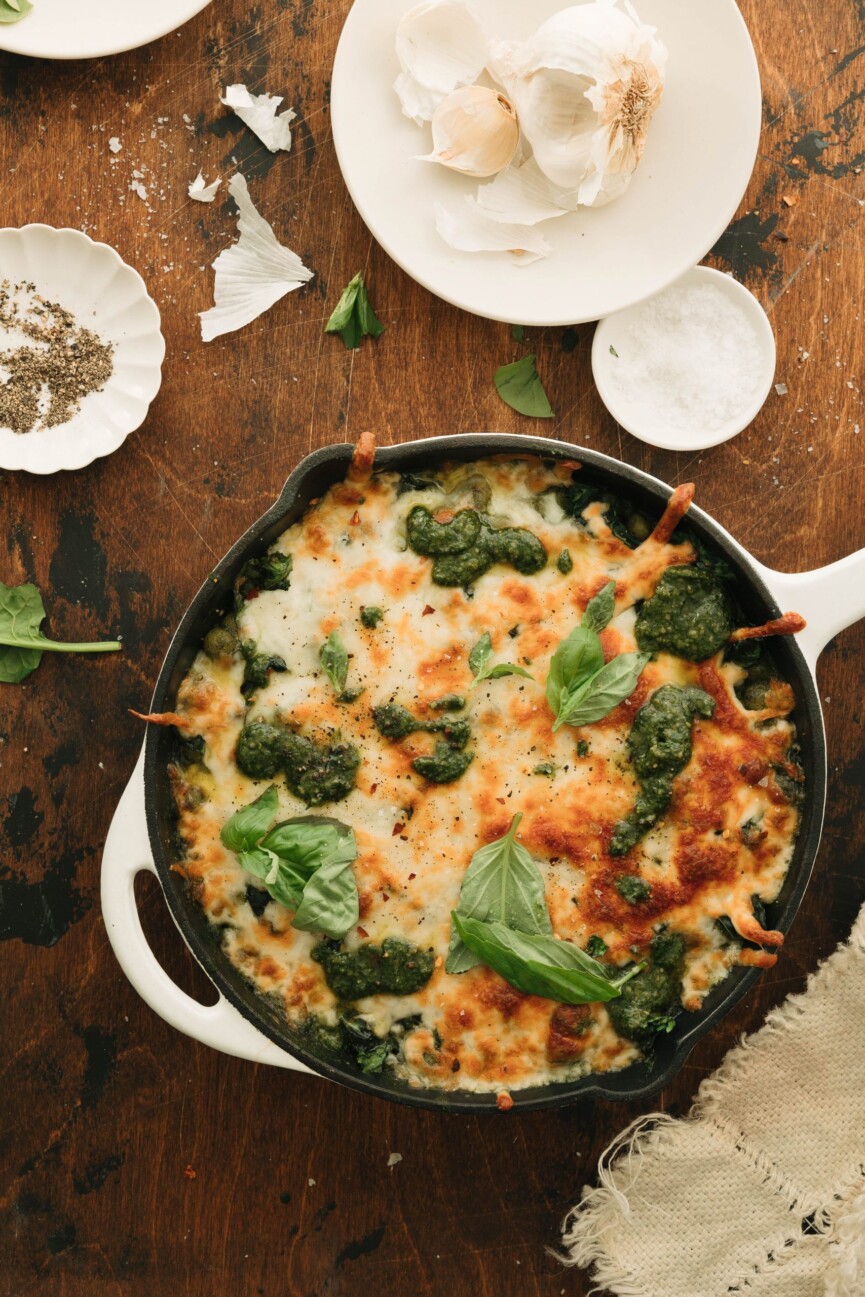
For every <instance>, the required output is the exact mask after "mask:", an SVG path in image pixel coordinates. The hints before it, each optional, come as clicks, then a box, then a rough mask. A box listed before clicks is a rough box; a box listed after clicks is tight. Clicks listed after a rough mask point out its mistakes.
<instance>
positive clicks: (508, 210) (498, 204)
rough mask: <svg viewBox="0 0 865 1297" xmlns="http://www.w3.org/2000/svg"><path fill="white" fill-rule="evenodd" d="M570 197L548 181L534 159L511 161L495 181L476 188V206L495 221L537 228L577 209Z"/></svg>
mask: <svg viewBox="0 0 865 1297" xmlns="http://www.w3.org/2000/svg"><path fill="white" fill-rule="evenodd" d="M576 205H577V204H576V199H575V198H574V196H573V194H571V193H567V192H566V191H565V190H563V189H559V188H558V187H557V186H556V185H554V184H553V182H552V181H551V180H548V179H547V177H546V176H545V175H544V173H543V172H542V171H541V169H540V167H539V166H538V163H537V159H536V158H534V157H531V158H527V159H525V161H523V162H516V161H515V162H512V163H511V165H510V166H509V167H506V168H505V169H504V171H500V172H499V174H498V175H497V176H496V178H495V180H493V181H491V183H490V184H488V185H480V186H479V188H478V207H479V208H480V209H481V211H482V212H484V214H485V215H486V216H489V217H490V219H491V220H494V221H505V222H511V223H514V224H518V225H537V224H538V222H539V221H549V220H552V219H553V217H556V216H564V214H565V213H566V212H569V211H573V210H574V208H575V207H576Z"/></svg>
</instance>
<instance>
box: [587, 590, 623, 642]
mask: <svg viewBox="0 0 865 1297" xmlns="http://www.w3.org/2000/svg"><path fill="white" fill-rule="evenodd" d="M615 611H616V583H615V581H608V582H607V584H606V585H605V586H604V588H603V590H600V591H599V592H598V593H597V594H596V595H595V597H594V599H590V600H589V602H588V603H587V604H586V611H585V612H584V613H583V619H582V621H581V622H580V625H581V626H582V627H583V628H584V629H585V630H593V631H594V632H595V634H597V635H599V634H600V633H601V631H602V630H603V629H604V627H606V626H609V624H610V622H611V621H612V620H613V613H614V612H615Z"/></svg>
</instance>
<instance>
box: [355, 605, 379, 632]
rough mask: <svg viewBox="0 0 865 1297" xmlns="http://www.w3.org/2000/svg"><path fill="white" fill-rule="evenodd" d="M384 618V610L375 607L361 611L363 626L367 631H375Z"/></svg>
mask: <svg viewBox="0 0 865 1297" xmlns="http://www.w3.org/2000/svg"><path fill="white" fill-rule="evenodd" d="M382 617H384V609H383V608H378V607H376V606H375V605H367V606H365V607H363V608H361V610H360V621H361V625H362V626H365V627H366V628H367V630H375V628H376V626H377V625H378V624H379V622H380V621H381V619H382Z"/></svg>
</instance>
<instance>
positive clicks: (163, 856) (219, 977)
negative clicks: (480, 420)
mask: <svg viewBox="0 0 865 1297" xmlns="http://www.w3.org/2000/svg"><path fill="white" fill-rule="evenodd" d="M352 450H353V447H351V446H348V445H339V446H328V447H325V448H324V449H322V450H318V451H316V452H315V453H314V454H312V455H309V456H308V457H307V458H306V459H305V460H303V461H302V463H301V464H299V465H298V467H297V468H296V469H295V471H294V472H293V473H292V474H291V476H290V477H289V479H288V481H287V482H286V484H285V486H284V487H283V490H282V492H281V494H280V496H279V499H278V500H277V501H276V503H275V504H274V505H273V506H272V508H270V509H268V511H267V513H265V514H264V515H263V517H261V518H260V519H259V520H258V521H257V522H255V523H253V525H252V526H251V527H250V528H249V530H248V531H247V532H246V534H245V535H244V536H242V537H241V538H240V540H239V541H238V542H237V544H235V545H234V546H233V547H232V548H231V549H230V550H229V552H228V553H227V554H226V555H225V557H224V558H223V559H222V561H221V562H220V563H219V564H218V566H217V567H216V569H215V570H214V572H213V573H212V575H211V576H209V577H208V578H207V580H206V581H205V583H204V584H203V585H202V587H201V589H200V590H199V592H198V594H197V595H196V596H195V598H194V599H193V600H192V603H191V604H190V606H189V608H188V609H187V611H186V614H185V615H184V617H183V620H182V621H181V623H180V626H179V627H178V629H177V632H176V634H175V636H174V638H173V640H172V642H171V645H170V646H169V649H168V653H167V655H166V657H165V661H164V663H163V665H162V670H161V671H160V673H159V679H158V680H157V683H156V689H155V692H154V696H153V702H152V709H153V710H154V711H157V712H161V711H171V710H173V709H174V705H175V698H176V695H177V690H178V687H179V685H180V683H181V681H182V680H183V677H184V676H185V675H186V672H187V671H188V669H189V667H190V665H191V663H192V660H193V658H194V656H195V654H196V652H197V650H198V648H199V646H200V644H201V640H202V637H203V635H204V634H205V633H206V632H207V631H208V630H209V629H210V626H211V625H212V623H213V621H214V619H215V616H216V613H217V610H219V609H224V608H226V607H228V606H229V605H230V601H231V589H232V583H233V581H234V578H235V576H236V574H237V572H238V570H239V569H240V567H241V566H242V565H243V563H245V562H246V561H247V559H249V558H250V557H252V556H253V555H257V554H259V553H261V552H263V551H264V550H266V549H267V548H268V547H269V546H270V545H271V544H272V543H273V541H274V540H275V539H276V538H277V536H279V535H280V534H281V533H282V532H283V531H284V530H285V529H286V527H288V526H290V525H291V524H292V523H293V522H296V521H297V520H298V519H299V518H300V517H301V515H302V514H303V513H304V511H305V509H306V507H307V505H308V503H309V501H310V500H312V499H314V498H316V497H318V496H321V495H322V494H323V493H324V491H325V490H326V489H327V488H328V487H329V486H330V485H331V484H332V483H334V482H337V481H341V480H342V479H343V478H344V477H345V474H346V471H347V469H348V466H349V462H350V459H351V455H352ZM510 452H514V453H516V454H525V453H529V454H533V455H540V456H542V457H543V458H546V459H554V458H564V459H573V458H574V456H575V455H576V456H577V457H578V458H579V461H580V463H581V464H582V465H583V467H584V469H585V470H586V475H587V477H590V478H591V480H592V481H593V482H597V483H598V485H599V486H601V487H607V488H611V489H612V490H614V491H616V492H618V493H619V494H621V495H624V496H625V497H626V498H628V499H630V500H632V501H633V502H634V504H635V505H637V506H639V507H641V508H642V509H643V510H644V511H645V512H646V514H647V515H648V517H649V518H651V519H657V518H658V517H660V515H661V513H662V512H663V509H664V505H665V504H666V501H667V499H668V498H669V496H670V494H671V490H670V488H669V487H667V486H665V485H663V484H662V483H660V482H658V481H656V480H655V479H654V478H651V477H649V476H648V475H647V474H645V473H642V472H640V471H639V470H638V469H635V468H631V467H629V466H627V465H625V464H621V463H619V462H617V461H616V460H614V459H610V458H608V457H607V456H606V455H600V454H597V453H596V452H594V451H589V450H584V449H583V448H581V447H580V448H577V447H574V446H571V445H568V444H567V443H565V442H560V441H548V440H546V439H545V438H540V437H524V436H512V435H507V434H498V433H477V434H465V435H459V436H451V437H436V438H431V439H427V440H424V441H414V442H409V443H407V444H404V445H401V446H388V447H385V448H383V449H380V450H378V451H377V453H376V460H375V462H376V467H377V468H381V469H391V470H397V471H417V470H419V469H423V468H428V467H430V466H432V465H434V464H436V463H439V462H441V461H442V460H445V459H448V460H475V459H482V458H484V457H485V456H488V455H500V454H507V453H510ZM688 524H689V526H691V527H692V528H693V529H694V530H695V531H696V532H697V534H698V535H699V536H700V537H702V538H705V539H706V540H707V541H709V542H711V544H712V545H714V546H715V547H716V548H717V549H718V550H720V551H721V552H722V553H723V554H724V556H725V557H726V559H727V561H728V562H729V563H730V565H731V567H732V568H733V569H734V570H735V572H736V575H737V578H738V590H737V596H738V600H739V603H740V606H741V607H742V609H743V611H744V613H745V615H746V617H747V618H748V620H749V621H750V622H751V623H753V624H758V623H760V622H762V621H765V620H766V619H767V618H769V617H776V616H778V615H779V614H780V612H781V611H785V610H782V609H780V608H779V607H778V605H777V604H776V603H775V601H774V599H773V597H772V595H771V594H770V592H769V589H768V587H767V586H766V585H765V583H764V582H763V580H762V578H761V576H760V575H759V573H758V571H757V569H756V567H755V566H754V565H752V563H751V561H750V560H749V559H748V556H747V555H745V554H744V553H743V551H742V550H741V549H740V548H739V547H738V546H737V545H735V544H734V543H732V541H731V539H730V537H728V536H727V534H726V533H725V532H724V531H723V530H721V528H719V527H718V526H717V524H716V523H714V522H713V521H712V519H711V518H709V517H708V516H707V515H706V514H705V513H703V512H702V510H700V509H698V508H694V507H692V508H691V510H690V511H689V513H688ZM794 611H795V609H794ZM773 648H774V650H775V652H776V654H777V657H778V661H779V665H780V667H781V670H782V673H783V675H784V677H785V678H786V679H787V680H788V681H789V682H790V684H791V685H792V686H793V689H794V691H795V695H796V707H795V710H794V712H793V720H794V721H795V724H796V728H797V730H798V735H799V743H800V745H801V750H802V758H801V759H802V764H803V767H804V771H805V780H806V783H805V789H806V792H805V801H804V806H803V808H802V822H801V828H800V831H799V837H798V839H797V842H796V847H795V853H794V856H793V861H792V864H791V866H790V869H789V872H788V874H787V878H786V880H785V882H784V886H783V888H782V890H781V894H780V896H779V897H778V900H777V901H776V902H775V903H774V904H773V905H771V906H770V907H768V923H767V926H768V927H769V928H775V929H779V930H780V931H781V932H786V931H787V930H788V928H789V927H790V924H791V923H792V922H793V918H794V916H795V914H796V911H797V909H798V908H799V903H800V902H801V900H802V896H803V894H804V892H805V888H806V887H807V885H808V880H809V878H810V876H811V869H812V865H813V862H814V856H815V854H816V851H817V847H818V844H819V840H820V830H821V827H822V819H823V810H824V804H825V796H826V758H825V743H824V733H823V721H822V716H821V712H820V705H819V701H818V697H817V691H816V687H815V683H814V679H813V677H812V675H811V672H810V670H809V668H808V665H807V663H806V661H805V658H804V657H803V655H802V652H801V651H800V649H799V647H798V645H797V644H796V643H795V641H794V640H793V638H792V637H790V636H784V637H780V638H779V639H777V640H776V641H774V642H773ZM175 741H176V740H175V738H174V733H173V731H170V730H166V729H163V728H161V727H158V726H150V727H149V730H148V734H147V739H146V744H145V757H144V785H145V806H146V817H147V828H148V832H149V837H150V845H151V848H152V852H153V860H154V862H155V865H156V869H157V873H158V875H159V879H160V881H161V883H162V887H163V890H164V892H165V896H166V899H167V901H168V904H169V906H170V908H171V912H172V914H173V916H174V919H175V921H176V922H177V925H178V927H179V928H180V930H181V932H182V934H183V936H184V938H185V940H186V941H187V943H188V944H189V946H190V947H191V949H192V951H193V953H194V954H195V957H196V958H197V959H198V961H199V963H200V964H201V966H202V968H203V969H204V970H205V972H206V973H207V974H208V976H209V977H210V978H211V979H212V980H213V982H214V983H215V984H216V986H217V987H218V989H219V990H220V991H221V992H222V994H223V996H225V997H226V998H227V1000H228V1001H229V1002H230V1003H231V1004H232V1005H234V1006H235V1008H236V1009H238V1010H239V1012H240V1013H241V1014H242V1015H243V1017H244V1018H246V1019H248V1021H249V1022H251V1023H252V1024H253V1025H254V1026H255V1027H257V1028H258V1030H259V1031H261V1032H263V1033H264V1035H265V1036H266V1037H268V1038H269V1039H270V1040H271V1041H273V1042H274V1043H275V1044H276V1045H278V1046H280V1047H281V1048H282V1049H284V1050H287V1051H288V1052H289V1053H290V1054H292V1055H294V1056H295V1057H296V1058H298V1059H300V1060H301V1061H302V1062H303V1063H305V1064H306V1065H307V1066H308V1067H309V1068H311V1069H312V1070H313V1071H315V1072H319V1073H321V1074H323V1075H324V1076H326V1077H329V1078H330V1079H331V1080H334V1081H339V1082H341V1083H342V1084H343V1085H348V1086H351V1087H352V1088H354V1089H356V1090H362V1091H365V1092H366V1093H368V1094H375V1095H379V1096H381V1097H383V1098H387V1099H393V1100H396V1101H397V1102H400V1103H406V1104H412V1105H414V1106H416V1107H421V1108H433V1109H447V1110H449V1111H454V1112H477V1111H478V1110H479V1109H491V1108H494V1107H495V1095H494V1094H472V1093H469V1092H465V1091H455V1092H454V1091H451V1092H447V1091H442V1090H424V1089H411V1088H410V1087H409V1086H407V1085H406V1084H405V1083H404V1082H400V1081H398V1080H397V1079H396V1078H394V1077H393V1075H392V1074H391V1073H390V1072H389V1071H388V1070H387V1069H386V1070H385V1071H384V1072H382V1073H381V1074H380V1075H378V1076H364V1075H363V1074H362V1073H360V1072H359V1071H358V1070H357V1068H356V1067H355V1066H354V1065H353V1064H352V1062H351V1061H350V1060H349V1059H348V1058H347V1057H346V1058H344V1059H343V1058H340V1057H339V1056H336V1055H329V1056H325V1055H324V1054H321V1055H317V1054H314V1053H312V1052H311V1050H310V1048H309V1042H308V1041H306V1040H305V1039H304V1038H303V1037H299V1036H298V1035H297V1034H296V1033H295V1032H294V1031H293V1030H292V1029H291V1028H290V1027H289V1026H288V1025H287V1023H286V1022H285V1020H284V1018H283V1017H282V1015H281V1013H280V1011H279V1009H278V1008H277V1007H276V1006H274V1005H272V1004H271V1003H270V1002H269V1001H268V1000H267V999H266V998H264V997H262V996H260V995H259V994H258V993H257V992H256V991H255V990H254V989H253V988H252V986H251V985H250V984H249V983H248V982H247V981H246V980H245V979H244V978H243V977H242V976H241V974H240V973H239V972H238V971H237V970H236V969H235V968H234V967H233V966H232V965H231V964H230V962H229V960H228V959H227V958H226V957H225V956H224V955H223V954H222V951H221V949H220V941H219V934H218V933H217V932H215V931H214V930H213V929H212V928H211V926H210V925H209V923H208V921H207V919H206V918H205V915H204V913H203V911H202V910H201V908H200V907H199V906H198V905H197V904H196V902H195V901H194V900H193V898H192V897H191V896H190V895H189V894H188V891H187V889H186V887H185V884H184V883H183V881H182V880H181V879H180V878H179V876H178V875H177V874H176V873H172V872H171V870H170V868H169V866H170V865H171V863H172V861H173V860H176V859H177V849H176V840H175V819H176V816H175V808H174V802H173V798H172V794H171V789H170V787H169V783H168V778H167V775H166V766H167V764H168V762H169V761H170V759H171V750H172V744H173V743H174V742H175ZM782 957H783V956H782ZM758 976H759V970H758V969H754V968H735V969H733V971H732V972H731V973H730V975H729V976H728V977H727V979H726V980H725V981H724V982H723V983H722V984H721V985H720V986H718V987H716V988H715V989H714V990H713V991H712V992H711V993H710V994H709V996H708V997H707V998H706V1000H705V1001H704V1004H703V1007H702V1008H701V1010H700V1011H699V1012H698V1013H693V1014H691V1013H688V1014H685V1015H683V1017H682V1018H681V1019H680V1020H679V1025H678V1026H677V1027H676V1029H675V1030H674V1031H673V1032H672V1033H670V1034H669V1035H665V1036H663V1038H662V1039H661V1040H660V1041H659V1042H658V1046H657V1051H656V1054H655V1058H654V1060H653V1061H652V1063H651V1065H649V1064H647V1063H645V1062H641V1063H637V1064H635V1065H634V1066H632V1067H629V1068H627V1069H625V1070H624V1071H621V1072H614V1073H608V1074H605V1075H591V1076H587V1077H584V1078H582V1079H581V1080H577V1081H565V1082H554V1083H552V1084H550V1085H546V1086H535V1087H532V1088H528V1089H517V1090H514V1092H513V1100H514V1106H515V1108H518V1109H520V1110H522V1111H528V1110H531V1109H537V1108H550V1107H555V1106H556V1105H559V1104H563V1103H568V1102H571V1101H573V1100H575V1099H581V1098H588V1097H589V1096H602V1097H604V1098H608V1099H616V1100H619V1101H628V1100H638V1099H644V1098H646V1097H647V1096H649V1095H651V1094H653V1093H655V1092H656V1091H657V1090H660V1089H662V1088H663V1087H664V1086H666V1085H668V1084H669V1082H670V1081H671V1080H672V1078H673V1076H674V1075H675V1074H676V1072H677V1071H678V1070H679V1068H680V1067H681V1066H682V1064H683V1063H684V1061H685V1059H686V1057H687V1055H688V1054H689V1052H690V1051H691V1050H692V1049H693V1047H694V1045H695V1044H696V1043H697V1041H698V1040H699V1039H700V1037H701V1036H704V1035H705V1034H706V1032H707V1031H708V1030H709V1029H710V1027H711V1026H712V1025H713V1023H715V1022H717V1021H718V1020H719V1019H720V1018H722V1017H723V1016H724V1014H726V1013H728V1012H729V1011H730V1009H732V1007H733V1005H734V1004H736V1003H737V1001H738V1000H740V999H741V998H742V996H743V995H745V994H746V992H747V991H748V990H750V988H751V987H752V986H753V985H754V983H755V982H756V980H757V978H758Z"/></svg>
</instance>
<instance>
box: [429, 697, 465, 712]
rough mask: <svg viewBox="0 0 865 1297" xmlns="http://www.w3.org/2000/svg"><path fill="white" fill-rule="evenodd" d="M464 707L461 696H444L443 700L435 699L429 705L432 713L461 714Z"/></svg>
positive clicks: (463, 700)
mask: <svg viewBox="0 0 865 1297" xmlns="http://www.w3.org/2000/svg"><path fill="white" fill-rule="evenodd" d="M465 705H466V700H465V698H464V696H463V695H462V694H445V695H444V697H443V698H436V700H435V702H432V703H430V707H431V708H432V710H433V711H434V712H461V711H462V710H463V708H464V707H465Z"/></svg>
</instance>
